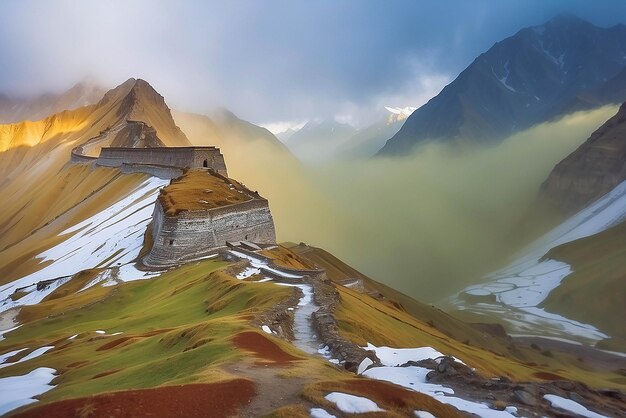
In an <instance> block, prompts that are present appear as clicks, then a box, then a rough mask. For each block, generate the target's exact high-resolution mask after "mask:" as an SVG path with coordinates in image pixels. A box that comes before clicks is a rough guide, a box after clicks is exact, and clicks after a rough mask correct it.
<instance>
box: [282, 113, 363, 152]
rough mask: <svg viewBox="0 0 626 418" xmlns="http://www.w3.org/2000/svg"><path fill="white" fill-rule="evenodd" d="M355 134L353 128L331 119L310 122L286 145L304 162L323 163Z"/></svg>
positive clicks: (292, 136) (295, 133)
mask: <svg viewBox="0 0 626 418" xmlns="http://www.w3.org/2000/svg"><path fill="white" fill-rule="evenodd" d="M355 132H356V129H355V128H354V127H353V126H351V125H348V124H347V123H340V122H337V121H335V120H331V119H325V120H321V121H309V122H307V123H306V124H305V125H304V126H303V127H302V128H301V129H299V130H298V131H297V132H294V134H293V135H291V137H290V138H289V140H288V141H286V145H287V147H288V148H289V150H290V151H291V152H293V153H294V155H295V156H296V157H298V158H299V159H300V160H302V161H306V162H322V161H326V160H328V159H330V158H332V157H333V156H334V155H335V153H336V150H337V149H338V148H339V147H340V146H341V145H342V144H343V143H344V142H345V141H347V140H348V139H349V138H350V137H351V136H352V135H354V133H355Z"/></svg>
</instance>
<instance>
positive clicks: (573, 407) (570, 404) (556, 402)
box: [543, 395, 608, 418]
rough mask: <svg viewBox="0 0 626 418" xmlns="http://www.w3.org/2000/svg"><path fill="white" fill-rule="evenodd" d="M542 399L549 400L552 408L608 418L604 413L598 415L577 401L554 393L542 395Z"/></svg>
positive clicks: (583, 415)
mask: <svg viewBox="0 0 626 418" xmlns="http://www.w3.org/2000/svg"><path fill="white" fill-rule="evenodd" d="M543 399H545V400H546V401H548V402H550V405H552V407H553V408H558V409H562V410H564V411H567V412H571V413H573V414H576V415H580V416H582V417H587V418H608V417H607V416H606V415H600V414H598V413H596V412H593V411H590V410H589V409H587V408H585V407H584V406H582V405H581V404H579V403H578V402H574V401H573V400H571V399H566V398H562V397H560V396H556V395H543Z"/></svg>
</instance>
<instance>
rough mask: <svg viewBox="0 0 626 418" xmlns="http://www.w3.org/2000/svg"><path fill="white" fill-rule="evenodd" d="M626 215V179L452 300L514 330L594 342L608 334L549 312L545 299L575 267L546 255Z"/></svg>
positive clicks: (602, 229)
mask: <svg viewBox="0 0 626 418" xmlns="http://www.w3.org/2000/svg"><path fill="white" fill-rule="evenodd" d="M624 219H626V181H625V182H622V183H621V184H620V185H619V186H617V187H616V188H615V189H613V190H612V191H611V192H610V193H608V194H606V195H605V196H603V197H602V198H600V199H599V200H597V201H596V202H595V203H593V204H591V205H589V206H588V207H586V208H585V209H583V210H582V211H580V212H578V213H577V214H576V215H574V216H572V217H571V218H569V219H568V220H566V221H565V222H563V223H562V224H560V225H559V226H557V227H556V228H554V229H553V230H551V231H550V232H548V233H547V234H545V235H544V236H542V237H541V238H539V239H538V240H536V241H535V242H534V243H532V244H531V245H530V246H528V247H527V248H526V249H524V250H523V251H522V252H521V254H520V256H519V257H518V258H516V259H515V261H513V262H512V263H511V264H510V265H508V266H507V267H505V268H504V269H502V270H500V271H497V272H495V273H493V274H491V275H489V276H488V277H487V279H488V281H487V282H485V283H482V284H479V285H474V286H470V287H468V288H466V289H464V290H463V291H462V292H461V293H460V294H459V295H457V296H456V297H454V298H453V299H452V300H451V303H452V305H453V306H454V307H455V308H457V309H460V310H464V311H469V312H471V313H473V314H478V315H482V316H485V318H488V317H494V316H497V317H499V318H500V319H502V320H503V321H505V322H506V323H507V324H508V326H509V329H510V331H511V332H512V333H514V334H526V335H537V336H544V337H553V338H560V339H567V340H570V341H575V342H581V343H587V344H593V343H595V342H596V341H598V340H601V339H605V338H609V336H608V335H606V334H605V333H603V332H602V331H600V330H598V329H597V328H595V327H593V326H592V325H589V324H584V323H580V322H577V321H574V320H571V319H568V318H565V317H564V316H561V315H558V314H555V313H551V312H547V311H546V310H545V309H543V308H542V302H543V301H544V300H545V299H546V297H547V296H548V294H549V293H550V292H551V291H552V290H553V289H555V288H557V287H558V286H559V285H560V284H561V282H562V280H563V279H564V278H565V277H567V275H568V274H570V273H571V269H570V266H569V265H568V264H567V263H563V262H560V261H556V260H551V259H545V258H544V255H545V254H546V253H547V252H548V251H549V250H550V249H552V248H554V247H557V246H559V245H561V244H564V243H567V242H571V241H574V240H577V239H579V238H583V237H587V236H590V235H593V234H596V233H598V232H601V231H604V230H606V229H608V228H610V227H611V226H614V225H617V224H619V223H620V222H622V221H623V220H624Z"/></svg>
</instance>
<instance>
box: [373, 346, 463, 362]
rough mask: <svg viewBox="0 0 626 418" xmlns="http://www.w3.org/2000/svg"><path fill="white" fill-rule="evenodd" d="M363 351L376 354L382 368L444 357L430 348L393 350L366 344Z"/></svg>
mask: <svg viewBox="0 0 626 418" xmlns="http://www.w3.org/2000/svg"><path fill="white" fill-rule="evenodd" d="M362 348H363V349H365V350H368V351H373V352H374V353H376V357H378V358H379V359H380V362H381V363H382V364H383V365H384V366H401V365H403V364H405V363H407V362H409V361H421V360H428V359H432V360H436V359H438V358H440V357H446V355H445V354H443V353H441V352H439V351H437V350H435V349H434V348H432V347H417V348H393V347H383V346H381V347H376V346H375V345H373V344H370V343H367V347H362ZM450 357H451V356H450ZM452 358H454V360H455V361H457V362H459V363H461V364H465V363H463V362H462V361H461V360H459V359H457V358H455V357H452Z"/></svg>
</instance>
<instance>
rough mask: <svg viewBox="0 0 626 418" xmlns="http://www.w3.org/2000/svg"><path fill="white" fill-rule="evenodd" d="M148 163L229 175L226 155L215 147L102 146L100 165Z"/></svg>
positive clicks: (98, 160) (113, 165) (114, 165)
mask: <svg viewBox="0 0 626 418" xmlns="http://www.w3.org/2000/svg"><path fill="white" fill-rule="evenodd" d="M124 163H126V164H147V165H156V166H170V167H180V168H200V167H206V168H212V169H213V170H215V171H216V172H218V173H219V174H221V175H223V176H228V172H227V171H226V163H225V162H224V156H223V155H222V153H221V152H220V150H219V149H218V148H215V147H158V148H114V147H111V148H102V150H101V151H100V157H98V159H97V164H98V165H103V166H107V167H119V166H121V165H122V164H124Z"/></svg>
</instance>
